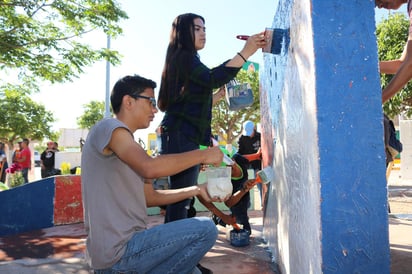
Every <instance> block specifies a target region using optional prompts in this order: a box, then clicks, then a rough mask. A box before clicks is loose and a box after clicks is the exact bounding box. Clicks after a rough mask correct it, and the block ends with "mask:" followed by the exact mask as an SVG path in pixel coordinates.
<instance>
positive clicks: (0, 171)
mask: <svg viewBox="0 0 412 274" xmlns="http://www.w3.org/2000/svg"><path fill="white" fill-rule="evenodd" d="M8 167H9V165H8V162H7V156H6V147H5V145H4V143H3V142H0V182H3V183H5V182H6V169H7V168H8Z"/></svg>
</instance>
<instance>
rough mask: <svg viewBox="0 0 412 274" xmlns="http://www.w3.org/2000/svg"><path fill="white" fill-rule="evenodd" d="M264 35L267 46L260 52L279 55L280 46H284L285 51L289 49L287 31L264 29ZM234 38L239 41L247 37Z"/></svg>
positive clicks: (247, 36)
mask: <svg viewBox="0 0 412 274" xmlns="http://www.w3.org/2000/svg"><path fill="white" fill-rule="evenodd" d="M264 35H265V39H266V41H267V44H266V46H265V47H264V48H262V52H267V53H271V54H280V52H281V50H282V44H284V46H285V49H286V50H287V48H288V47H289V40H290V38H289V29H278V28H266V30H265V34H264ZM236 38H237V39H240V40H247V39H248V38H249V35H237V36H236Z"/></svg>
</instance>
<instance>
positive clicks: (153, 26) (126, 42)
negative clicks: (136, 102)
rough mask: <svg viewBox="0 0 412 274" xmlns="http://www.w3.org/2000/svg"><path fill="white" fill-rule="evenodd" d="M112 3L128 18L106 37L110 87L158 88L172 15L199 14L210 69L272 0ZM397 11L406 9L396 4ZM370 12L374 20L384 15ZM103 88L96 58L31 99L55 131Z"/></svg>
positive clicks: (93, 39) (256, 28) (256, 24)
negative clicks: (112, 59)
mask: <svg viewBox="0 0 412 274" xmlns="http://www.w3.org/2000/svg"><path fill="white" fill-rule="evenodd" d="M118 2H119V3H120V5H121V7H122V9H123V10H125V11H126V12H127V14H128V16H129V19H127V20H124V21H122V22H121V23H120V25H121V27H122V28H123V34H122V35H121V36H120V37H118V38H116V39H111V41H110V48H111V49H112V50H117V51H118V52H119V53H120V54H121V55H122V61H121V62H122V63H121V64H120V65H117V66H110V85H109V87H110V89H111V88H112V86H113V85H114V83H115V82H116V81H117V80H118V79H120V78H121V77H123V76H125V75H133V74H139V75H141V76H143V77H146V78H149V79H152V80H154V81H155V82H156V83H157V85H158V87H159V85H160V76H161V73H162V69H163V63H164V58H165V54H166V48H167V45H168V42H169V34H170V29H171V24H172V22H173V20H174V18H175V17H176V16H177V15H179V14H182V13H187V12H192V13H197V14H199V15H201V16H203V17H204V18H205V26H206V39H207V41H206V46H205V48H204V49H203V50H201V51H199V55H200V58H201V60H202V62H203V63H204V64H206V65H207V66H209V67H214V66H216V65H219V64H221V63H222V62H224V61H226V60H227V59H231V58H232V57H233V56H234V55H235V54H236V52H238V51H240V50H241V49H242V47H243V45H244V43H245V42H244V41H241V40H238V39H236V35H238V34H247V35H251V34H255V33H258V32H261V31H264V29H265V28H266V27H271V26H272V22H273V18H274V14H275V12H276V9H277V3H278V0H259V1H254V2H253V4H251V2H250V1H248V0H209V1H203V2H198V1H193V0H175V1H164V0H150V1H135V0H119V1H118ZM403 9H405V10H406V7H401V10H403ZM375 10H376V16H375V18H376V20H377V21H379V19H381V18H382V17H383V16H385V15H387V13H388V12H387V11H385V10H379V9H375ZM85 41H86V42H87V43H89V44H90V45H91V46H93V47H96V48H103V47H106V46H107V37H106V36H105V35H104V34H98V33H95V34H90V35H88V36H87V38H86V39H85ZM249 60H250V61H253V62H258V63H261V64H262V63H263V54H262V52H261V51H260V50H259V51H258V52H256V53H255V54H254V55H253V56H252V57H251V58H249ZM157 90H158V89H156V90H155V93H156V98H157ZM106 92H107V89H106V62H103V61H102V62H98V63H96V64H94V65H93V66H91V67H87V68H85V69H84V74H82V75H81V76H80V77H79V78H77V79H74V80H73V81H72V82H67V83H64V84H54V85H51V84H48V83H44V84H41V91H40V93H37V94H33V100H35V101H37V102H39V103H42V104H44V105H45V107H46V109H47V110H49V111H51V112H52V113H53V115H54V117H55V118H56V120H57V121H56V122H55V123H54V124H53V130H56V131H57V130H59V129H60V128H77V127H78V126H77V123H76V121H77V118H78V117H80V116H81V115H82V114H83V112H84V105H85V104H88V103H89V102H90V101H92V100H97V101H104V100H105V98H106ZM161 118H162V114H161V112H158V114H157V115H156V118H155V120H154V121H153V122H152V123H151V126H150V127H149V128H148V129H147V130H141V131H140V133H138V134H137V136H139V137H141V138H142V139H143V140H145V141H146V137H145V136H147V134H148V133H149V132H154V129H155V127H156V126H157V125H158V124H159V123H160V121H161ZM135 135H136V134H135Z"/></svg>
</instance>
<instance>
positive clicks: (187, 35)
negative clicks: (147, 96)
mask: <svg viewBox="0 0 412 274" xmlns="http://www.w3.org/2000/svg"><path fill="white" fill-rule="evenodd" d="M205 43H206V27H205V19H204V18H203V17H202V16H200V15H197V14H193V13H185V14H181V15H179V16H177V17H176V18H175V20H174V21H173V24H172V30H171V34H170V41H169V45H168V48H167V52H166V60H165V64H164V68H163V73H162V78H161V85H160V89H159V96H158V107H159V109H160V110H161V111H163V112H165V115H164V117H163V120H162V122H161V139H162V142H161V143H162V147H161V151H160V153H161V154H162V155H167V154H171V153H180V152H186V151H193V150H197V149H198V148H199V145H203V146H209V145H210V143H211V118H212V104H213V103H214V102H217V101H218V98H217V97H220V98H222V97H223V96H224V89H223V88H222V86H223V85H224V84H226V83H227V82H229V81H230V80H231V79H233V78H234V77H235V76H236V74H237V73H238V72H239V70H240V69H241V67H242V66H243V64H244V63H245V62H246V60H247V59H248V58H249V57H250V56H251V55H252V54H254V53H255V52H256V51H257V50H258V49H259V48H262V47H264V46H265V45H266V41H265V37H264V32H261V33H258V34H255V35H251V36H250V37H249V39H248V40H247V41H246V43H245V45H244V47H243V48H242V49H241V50H240V51H239V52H238V53H236V54H235V56H234V57H233V58H232V59H229V60H227V61H225V62H223V63H222V64H221V65H219V66H217V67H215V68H212V69H209V68H208V67H207V66H205V65H204V64H203V63H202V62H201V61H200V58H199V54H198V51H200V50H202V49H203V48H204V47H205ZM218 88H219V91H218V92H216V93H213V89H218ZM199 170H200V166H199V165H193V166H190V167H188V168H187V169H185V170H183V171H181V172H179V173H177V174H175V175H173V176H170V181H169V182H170V188H171V189H179V188H183V187H188V186H193V185H196V184H197V179H198V175H199ZM190 203H191V199H185V200H183V201H181V202H178V203H174V204H170V205H168V206H167V209H166V216H165V222H166V223H167V222H171V221H176V220H180V219H184V218H187V217H188V209H189V208H190Z"/></svg>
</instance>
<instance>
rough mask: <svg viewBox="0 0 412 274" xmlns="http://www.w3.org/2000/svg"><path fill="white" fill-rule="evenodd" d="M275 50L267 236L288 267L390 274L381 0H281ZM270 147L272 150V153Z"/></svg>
mask: <svg viewBox="0 0 412 274" xmlns="http://www.w3.org/2000/svg"><path fill="white" fill-rule="evenodd" d="M273 27H274V28H283V29H290V44H289V46H288V47H286V46H285V45H283V47H282V50H281V53H280V54H278V55H273V54H265V64H264V69H263V73H262V74H261V75H262V79H261V87H262V92H261V108H262V134H263V142H262V146H263V147H264V148H265V149H269V152H268V153H267V155H266V156H265V157H264V164H265V165H271V166H273V167H274V168H275V171H276V174H277V177H276V180H275V181H273V182H271V184H270V188H269V194H268V198H267V206H266V212H265V220H264V235H265V237H266V239H267V240H268V242H269V245H270V248H271V250H272V252H273V255H274V259H275V260H276V262H277V263H278V265H279V268H280V270H281V272H282V273H389V240H388V219H387V212H388V208H387V189H386V179H385V155H384V150H383V128H382V109H381V96H380V94H381V90H380V84H379V74H378V69H377V66H378V60H377V46H376V38H375V35H374V31H375V21H374V2H373V1H355V0H349V1H343V2H342V1H324V0H312V1H290V0H281V1H279V5H278V9H277V11H276V14H275V17H274V21H273ZM266 151H267V150H266Z"/></svg>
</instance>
